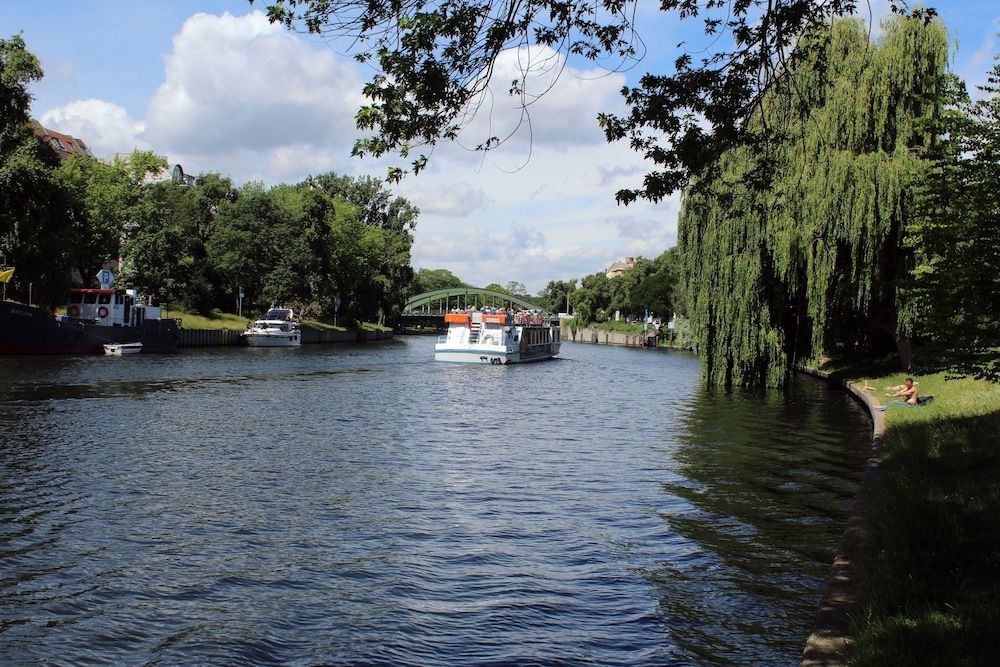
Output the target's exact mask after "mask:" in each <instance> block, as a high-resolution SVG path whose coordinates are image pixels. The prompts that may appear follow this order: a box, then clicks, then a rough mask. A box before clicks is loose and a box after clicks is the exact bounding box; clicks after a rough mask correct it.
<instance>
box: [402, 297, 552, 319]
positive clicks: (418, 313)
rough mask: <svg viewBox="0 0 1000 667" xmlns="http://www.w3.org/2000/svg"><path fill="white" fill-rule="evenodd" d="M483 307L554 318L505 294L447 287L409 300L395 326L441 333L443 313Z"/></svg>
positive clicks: (520, 299) (531, 304) (534, 305)
mask: <svg viewBox="0 0 1000 667" xmlns="http://www.w3.org/2000/svg"><path fill="white" fill-rule="evenodd" d="M484 306H493V307H495V308H500V307H501V306H502V307H506V308H523V309H525V310H539V311H541V312H542V314H543V316H545V317H554V315H553V314H552V313H550V312H548V311H547V310H545V309H544V308H542V307H541V306H539V305H538V304H536V303H532V302H530V301H528V300H527V299H522V298H521V297H518V296H514V295H512V294H507V293H505V292H496V291H494V290H488V289H482V288H480V287H448V288H445V289H439V290H433V291H431V292H424V293H423V294H417V295H415V296H412V297H410V299H409V300H408V301H407V302H406V303H405V304H403V311H402V314H400V316H399V321H398V324H397V326H398V327H400V328H402V327H429V328H434V329H440V328H443V327H444V315H445V313H447V312H448V311H450V310H451V309H452V308H458V309H460V310H464V309H466V308H482V307H484Z"/></svg>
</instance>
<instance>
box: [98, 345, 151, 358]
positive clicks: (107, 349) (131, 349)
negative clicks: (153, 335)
mask: <svg viewBox="0 0 1000 667" xmlns="http://www.w3.org/2000/svg"><path fill="white" fill-rule="evenodd" d="M139 352H142V343H105V344H104V354H107V355H111V356H115V357H120V356H122V355H123V354H137V353H139Z"/></svg>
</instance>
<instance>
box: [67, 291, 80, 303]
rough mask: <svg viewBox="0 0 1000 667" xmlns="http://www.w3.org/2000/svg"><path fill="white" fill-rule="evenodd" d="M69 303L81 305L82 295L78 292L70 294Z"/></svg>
mask: <svg viewBox="0 0 1000 667" xmlns="http://www.w3.org/2000/svg"><path fill="white" fill-rule="evenodd" d="M69 302H70V303H83V295H82V294H80V293H79V292H70V293H69Z"/></svg>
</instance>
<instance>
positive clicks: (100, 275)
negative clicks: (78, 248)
mask: <svg viewBox="0 0 1000 667" xmlns="http://www.w3.org/2000/svg"><path fill="white" fill-rule="evenodd" d="M114 280H115V274H114V273H112V272H111V270H110V269H101V270H100V271H98V272H97V282H99V283H101V289H111V283H113V282H114Z"/></svg>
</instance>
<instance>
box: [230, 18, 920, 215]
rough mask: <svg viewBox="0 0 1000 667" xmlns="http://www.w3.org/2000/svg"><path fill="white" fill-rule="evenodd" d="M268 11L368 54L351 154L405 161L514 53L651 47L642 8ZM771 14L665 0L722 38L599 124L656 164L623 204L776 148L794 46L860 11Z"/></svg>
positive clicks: (622, 59)
mask: <svg viewBox="0 0 1000 667" xmlns="http://www.w3.org/2000/svg"><path fill="white" fill-rule="evenodd" d="M890 1H891V6H892V8H893V10H894V11H902V10H904V9H905V3H904V2H903V0H890ZM250 2H251V3H252V2H253V0H250ZM264 4H265V5H266V6H267V12H268V16H269V18H270V20H271V21H272V22H280V23H283V24H284V25H286V26H288V27H289V28H292V27H296V26H304V28H305V29H306V30H308V31H309V32H311V33H316V34H320V35H323V36H324V37H327V38H330V39H343V40H345V43H350V44H355V45H358V52H357V55H356V56H355V57H356V58H357V60H359V61H360V62H363V63H366V64H367V65H368V66H370V67H372V68H373V70H374V72H375V73H374V75H373V77H372V79H371V80H370V81H369V82H368V83H367V85H366V86H365V88H364V93H365V95H366V97H367V98H368V99H369V100H371V104H369V105H367V106H365V107H363V108H362V109H361V110H360V111H359V113H358V115H357V123H358V126H359V128H360V129H362V130H371V131H372V136H369V137H367V138H362V139H360V140H359V141H358V142H357V143H356V144H355V148H354V154H355V155H360V156H363V155H369V154H370V155H374V156H381V155H384V154H386V153H392V152H398V153H399V155H400V157H401V158H402V159H408V158H410V157H411V156H410V153H411V151H412V150H413V149H414V148H417V147H421V148H422V147H433V146H434V145H435V144H436V143H437V142H438V141H440V140H453V139H455V138H456V137H457V136H458V133H459V131H460V130H461V129H462V128H463V126H464V125H465V124H467V123H468V121H469V120H470V119H471V117H472V116H473V115H474V108H475V106H476V103H477V101H478V100H480V99H481V97H482V96H484V95H485V94H487V92H488V91H487V89H488V86H489V83H490V80H491V78H492V76H493V66H494V63H495V62H496V60H497V58H498V57H499V55H500V54H501V53H502V52H503V51H504V50H506V49H517V48H535V47H546V48H552V49H556V50H559V51H561V52H562V53H563V54H565V55H567V56H574V57H582V58H586V59H590V60H595V61H597V60H600V61H602V62H604V61H617V62H619V63H620V65H619V66H620V67H622V68H627V67H630V66H632V65H633V64H634V62H635V61H636V60H637V59H638V57H639V49H640V45H641V40H640V39H639V37H638V36H637V35H638V34H639V33H638V28H639V26H635V25H633V23H632V19H633V17H634V16H635V15H636V11H637V7H638V4H639V2H638V0H602V1H601V2H594V1H593V0H535V1H532V2H523V1H522V0H458V1H456V0H437V1H427V2H417V1H411V2H392V3H386V2H365V1H363V0H264ZM762 4H763V3H760V2H754V1H750V0H741V1H739V2H733V3H725V2H715V1H713V2H699V1H698V0H660V8H661V9H662V11H665V12H674V13H676V14H677V15H678V16H679V17H680V18H681V19H696V18H700V19H701V20H702V21H703V26H704V31H705V33H706V35H709V36H711V37H713V42H712V45H711V46H710V48H709V50H708V51H707V52H705V54H704V55H703V56H701V57H700V59H699V60H698V61H697V62H696V61H695V60H694V58H693V57H692V54H690V53H685V54H683V55H681V56H680V57H679V58H678V59H677V60H676V62H675V68H674V70H675V71H674V72H673V73H672V74H652V73H650V74H647V75H645V76H644V77H642V79H641V81H640V83H639V86H637V87H635V88H626V89H624V90H623V94H624V96H625V99H626V101H627V103H628V104H629V105H630V106H631V112H630V113H629V114H627V115H625V116H623V117H615V116H611V115H603V116H602V117H601V118H600V122H601V125H602V126H603V128H604V130H605V133H606V135H607V137H608V139H609V140H612V141H613V140H619V139H628V140H629V142H630V144H631V146H632V147H633V148H634V149H635V150H637V151H639V152H641V153H643V155H644V156H645V157H646V158H647V159H648V160H649V161H650V162H652V163H653V165H654V166H655V170H654V171H653V172H651V173H649V174H647V175H646V177H645V179H644V182H643V185H642V187H640V188H637V189H627V190H622V191H621V192H619V193H618V199H619V200H620V201H622V202H626V203H627V202H629V201H632V200H634V199H635V198H636V197H639V196H641V197H647V198H649V199H652V200H658V199H660V198H662V197H663V196H665V195H666V194H669V193H670V192H672V191H674V190H677V189H678V188H680V187H682V186H684V185H685V184H686V183H687V182H688V180H689V179H690V177H691V176H692V175H696V174H700V173H701V172H702V171H703V170H705V169H706V168H708V167H710V166H712V165H713V164H714V163H715V161H716V159H717V158H718V157H719V156H720V155H721V154H722V152H723V151H724V150H726V149H728V148H732V147H734V146H739V145H748V144H759V143H761V142H762V141H766V140H767V139H768V138H769V137H770V131H769V130H768V129H767V128H762V127H761V126H760V125H759V124H753V123H750V122H749V120H750V118H751V116H752V115H753V114H754V113H755V112H756V111H758V110H759V109H760V106H761V104H762V101H763V99H764V97H765V96H766V95H767V94H769V93H773V91H775V90H778V89H786V90H789V89H790V86H791V82H790V81H789V78H788V76H787V73H788V71H789V70H790V65H794V63H795V61H796V59H797V58H800V57H804V54H803V52H802V51H801V50H798V49H796V50H793V47H795V46H797V44H798V42H797V40H798V38H799V37H800V36H801V35H802V34H804V33H805V32H807V31H808V30H810V29H815V28H817V27H820V26H823V25H825V24H826V22H827V21H828V20H829V19H831V18H833V17H836V16H841V15H844V14H847V13H851V12H853V11H854V9H855V8H856V7H857V4H858V3H857V0H825V1H822V2H820V1H817V0H772V1H770V2H768V3H767V4H766V6H762ZM921 11H923V12H924V15H928V14H931V13H932V12H930V11H924V10H921ZM723 32H728V34H726V35H722V34H721V33H723ZM713 49H714V50H713ZM536 66H537V64H536ZM527 76H528V73H527V72H525V78H527ZM525 78H521V79H517V80H515V81H512V82H510V85H509V89H510V94H511V95H512V96H515V97H518V98H519V99H520V101H521V104H522V107H523V109H524V110H525V111H527V109H528V106H529V103H530V100H531V99H533V97H534V96H535V94H536V93H534V91H531V90H529V89H528V88H527V86H526V82H525ZM503 83H504V84H507V82H503ZM501 141H502V138H500V137H496V136H492V137H484V138H483V139H482V142H481V143H480V144H479V146H478V148H479V149H480V150H490V149H492V148H494V147H496V146H497V145H498V144H500V143H501ZM426 163H427V156H426V154H423V153H421V154H419V155H417V156H416V157H415V158H414V159H413V160H412V162H411V164H410V167H409V168H410V169H412V170H413V171H414V172H419V171H420V170H421V169H422V168H423V167H424V166H425V165H426ZM406 171H407V169H404V168H402V167H390V169H389V177H390V179H398V178H400V177H402V175H403V174H404V173H406Z"/></svg>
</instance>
